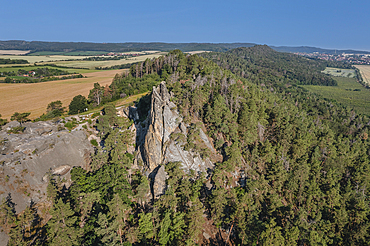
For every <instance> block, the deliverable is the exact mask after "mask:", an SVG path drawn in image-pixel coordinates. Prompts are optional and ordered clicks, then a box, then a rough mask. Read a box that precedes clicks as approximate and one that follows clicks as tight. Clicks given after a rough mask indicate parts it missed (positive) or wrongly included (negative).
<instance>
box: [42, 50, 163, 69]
mask: <svg viewBox="0 0 370 246" xmlns="http://www.w3.org/2000/svg"><path fill="white" fill-rule="evenodd" d="M134 53H135V52H134ZM165 54H167V52H158V53H154V54H147V55H141V56H137V57H132V58H127V59H121V60H110V61H56V62H53V64H55V65H57V66H64V67H79V68H88V69H94V68H95V67H110V66H115V65H121V64H129V63H134V62H141V61H145V60H146V59H148V58H149V59H152V58H154V57H159V56H162V55H165ZM48 63H49V64H50V62H43V63H38V64H39V65H41V64H44V65H46V64H48Z"/></svg>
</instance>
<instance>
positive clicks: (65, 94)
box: [0, 69, 124, 119]
mask: <svg viewBox="0 0 370 246" xmlns="http://www.w3.org/2000/svg"><path fill="white" fill-rule="evenodd" d="M123 71H124V69H122V70H104V71H99V72H93V73H87V74H83V75H84V76H87V78H79V79H68V80H58V81H49V82H43V83H35V84H0V114H2V118H7V119H10V116H11V115H13V113H14V112H31V115H30V118H31V119H35V118H37V117H38V116H40V115H42V114H43V113H45V111H46V107H47V105H48V104H49V103H50V102H52V101H56V100H60V101H62V103H63V106H65V107H68V105H69V103H70V102H71V100H72V98H73V97H75V96H77V95H80V94H81V95H84V96H86V97H87V96H88V94H89V91H90V90H91V89H92V88H93V84H94V83H96V82H98V83H99V84H100V85H103V86H104V85H109V84H111V82H112V79H113V77H114V76H115V75H116V74H117V73H122V72H123Z"/></svg>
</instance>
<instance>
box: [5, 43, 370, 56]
mask: <svg viewBox="0 0 370 246" xmlns="http://www.w3.org/2000/svg"><path fill="white" fill-rule="evenodd" d="M255 45H257V44H255V43H161V42H151V43H139V42H129V43H89V42H42V41H23V40H8V41H0V50H31V53H34V52H40V51H53V52H72V51H107V52H108V51H109V52H128V51H142V50H160V51H170V50H174V49H179V50H181V51H183V52H188V51H199V50H207V51H216V52H226V51H228V50H231V49H235V48H239V47H253V46H255ZM271 48H272V49H274V50H276V51H279V52H290V53H296V52H305V53H313V52H318V53H323V54H341V53H353V54H360V53H361V54H370V52H368V51H358V50H332V49H321V48H316V47H308V46H301V47H288V46H271Z"/></svg>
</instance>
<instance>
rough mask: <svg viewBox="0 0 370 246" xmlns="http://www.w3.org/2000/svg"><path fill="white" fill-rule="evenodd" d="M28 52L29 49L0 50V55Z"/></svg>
mask: <svg viewBox="0 0 370 246" xmlns="http://www.w3.org/2000/svg"><path fill="white" fill-rule="evenodd" d="M28 53H30V50H0V55H25V54H28Z"/></svg>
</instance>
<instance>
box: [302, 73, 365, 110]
mask: <svg viewBox="0 0 370 246" xmlns="http://www.w3.org/2000/svg"><path fill="white" fill-rule="evenodd" d="M342 70H343V69H342ZM333 79H335V80H336V81H337V82H338V86H317V85H304V86H302V87H304V88H306V89H307V90H309V91H310V92H313V93H315V94H318V95H321V96H323V97H324V98H327V99H331V100H335V101H337V102H339V103H341V104H343V105H345V106H349V107H351V108H354V109H355V110H356V111H357V112H358V113H361V114H366V115H370V89H366V88H365V87H363V86H362V85H361V84H360V83H358V82H357V81H356V79H354V78H343V77H333Z"/></svg>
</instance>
